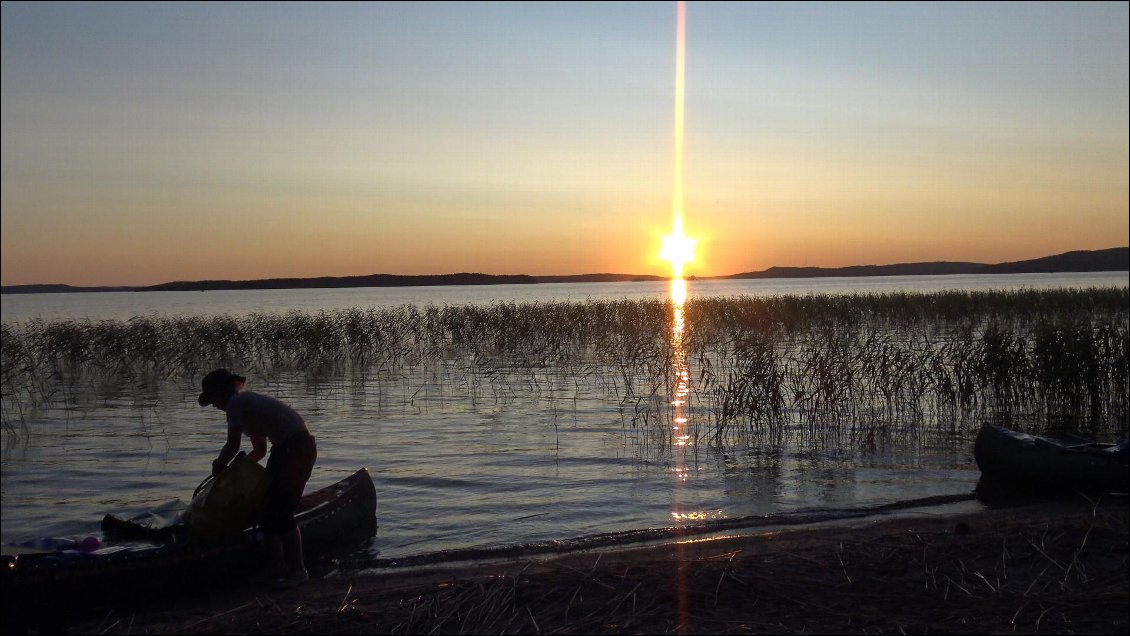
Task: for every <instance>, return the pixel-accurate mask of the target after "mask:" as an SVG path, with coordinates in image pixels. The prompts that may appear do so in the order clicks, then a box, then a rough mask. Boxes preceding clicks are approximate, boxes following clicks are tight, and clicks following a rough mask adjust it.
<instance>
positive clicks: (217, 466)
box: [212, 459, 225, 477]
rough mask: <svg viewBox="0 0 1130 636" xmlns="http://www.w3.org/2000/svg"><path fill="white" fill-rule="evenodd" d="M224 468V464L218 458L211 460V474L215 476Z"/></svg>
mask: <svg viewBox="0 0 1130 636" xmlns="http://www.w3.org/2000/svg"><path fill="white" fill-rule="evenodd" d="M224 468H225V466H224V465H223V464H222V463H221V462H220V460H218V459H216V460H213V461H212V476H213V477H215V476H216V475H219V474H220V473H222V472H224Z"/></svg>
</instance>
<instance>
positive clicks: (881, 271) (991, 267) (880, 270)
mask: <svg viewBox="0 0 1130 636" xmlns="http://www.w3.org/2000/svg"><path fill="white" fill-rule="evenodd" d="M1122 271H1130V247H1115V248H1110V249H1105V250H1090V251H1074V252H1066V253H1063V254H1057V255H1055V256H1046V257H1043V258H1036V259H1031V260H1026V261H1014V262H1009V263H997V264H985V263H955V262H946V261H940V262H924V263H898V264H894V265H853V266H849V267H770V268H769V269H766V270H762V271H759V272H743V273H740V274H731V275H729V276H709V277H707V276H699V277H697V278H696V277H691V279H694V280H736V279H769V278H833V277H845V278H856V277H860V278H862V277H871V276H946V275H959V274H1040V273H1057V272H1122ZM666 280H670V278H669V277H666V276H654V275H637V274H577V275H568V276H530V275H527V274H517V275H493V274H477V273H466V272H463V273H458V274H437V275H416V276H412V275H396V274H372V275H369V276H339V277H330V276H323V277H316V278H267V279H259V280H203V281H174V282H170V283H161V284H159V285H147V286H137V287H125V286H116V287H77V286H72V285H63V284H38V285H4V286H2V287H0V293H3V294H59V293H77V292H122V291H136V292H145V291H208V290H217V291H218V290H248V289H326V288H349V287H430V286H445V285H538V284H552V283H609V282H645V281H666Z"/></svg>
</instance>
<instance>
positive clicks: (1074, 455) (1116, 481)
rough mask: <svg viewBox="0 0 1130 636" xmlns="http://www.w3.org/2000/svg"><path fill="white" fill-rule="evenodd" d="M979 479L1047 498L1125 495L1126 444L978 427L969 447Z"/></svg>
mask: <svg viewBox="0 0 1130 636" xmlns="http://www.w3.org/2000/svg"><path fill="white" fill-rule="evenodd" d="M973 458H974V459H975V460H976V462H977V467H978V468H980V469H981V479H982V482H985V483H986V484H987V485H990V486H1000V487H1007V488H1013V489H1018V490H1026V491H1048V492H1090V493H1099V492H1127V490H1128V482H1130V477H1128V475H1130V465H1128V463H1127V458H1128V453H1127V445H1126V442H1122V443H1121V444H1106V443H1100V442H1095V441H1093V440H1090V439H1087V438H1083V437H1078V436H1075V435H1063V434H1060V435H1030V434H1028V433H1021V432H1018V431H1012V430H1009V429H1007V428H1004V427H1002V426H996V425H992V424H987V425H985V426H983V427H981V431H980V432H979V433H978V434H977V441H976V442H975V443H974V445H973Z"/></svg>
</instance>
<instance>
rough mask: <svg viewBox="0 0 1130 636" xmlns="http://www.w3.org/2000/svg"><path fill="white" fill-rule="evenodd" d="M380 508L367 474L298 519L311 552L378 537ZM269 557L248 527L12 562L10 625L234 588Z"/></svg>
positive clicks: (319, 494) (7, 594)
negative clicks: (216, 537) (228, 536)
mask: <svg viewBox="0 0 1130 636" xmlns="http://www.w3.org/2000/svg"><path fill="white" fill-rule="evenodd" d="M376 508H377V496H376V489H375V487H374V485H373V480H372V478H371V477H370V475H369V472H368V471H367V470H366V469H361V470H359V471H357V472H356V473H354V474H353V475H350V476H349V477H347V478H346V479H344V480H342V481H340V482H338V483H336V484H333V485H331V486H327V487H326V488H322V489H320V490H317V491H314V492H311V493H308V494H306V495H305V496H303V498H302V501H301V503H300V504H299V508H298V511H297V514H296V515H295V519H296V521H297V522H298V525H299V528H300V529H301V531H302V543H303V547H304V549H305V550H306V552H307V554H310V555H313V554H318V553H322V552H325V551H326V550H327V549H329V548H331V547H334V546H348V545H357V544H358V543H360V542H362V541H364V540H366V539H368V538H370V537H372V536H374V534H375V533H376V529H377V520H376ZM267 552H268V551H267V548H266V546H264V545H263V542H262V537H261V535H259V534H258V533H257V532H255V531H254V530H251V529H249V530H245V531H244V532H243V533H241V534H240V535H239V536H238V537H235V538H233V539H232V540H229V541H226V542H222V543H218V544H213V545H199V544H194V543H191V542H184V541H175V540H174V541H172V542H169V543H166V544H162V545H156V546H150V547H137V548H136V549H124V550H121V551H119V552H116V553H107V554H94V555H90V556H88V557H81V558H80V557H76V558H60V557H57V556H50V555H45V556H36V557H30V558H24V557H16V558H8V557H6V558H5V563H4V566H5V567H4V568H3V570H2V576H3V589H4V594H3V618H4V623H5V626H6V627H7V626H8V625H12V624H15V625H17V626H18V625H19V624H20V623H23V624H27V623H28V622H36V621H39V620H41V619H42V617H43V616H45V615H50V616H60V615H64V616H75V615H80V614H86V613H89V612H90V611H92V610H95V609H98V608H105V607H114V608H118V607H130V606H142V605H145V604H149V603H153V602H157V601H161V600H163V599H167V598H170V597H171V596H172V595H178V594H184V593H186V592H188V591H192V590H203V589H214V588H216V587H221V586H225V585H231V584H233V583H235V582H237V581H241V580H245V579H246V578H247V577H248V575H250V574H254V573H256V572H259V571H262V568H263V566H264V565H265V564H266V563H267V559H268V553H267ZM4 631H5V632H7V631H8V630H7V629H5V630H4Z"/></svg>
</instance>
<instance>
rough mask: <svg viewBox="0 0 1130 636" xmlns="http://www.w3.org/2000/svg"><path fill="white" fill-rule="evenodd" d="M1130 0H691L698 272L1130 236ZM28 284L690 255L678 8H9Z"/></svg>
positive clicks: (13, 265)
mask: <svg viewBox="0 0 1130 636" xmlns="http://www.w3.org/2000/svg"><path fill="white" fill-rule="evenodd" d="M1127 25H1128V4H1127V3H1126V2H1114V3H1065V4H1057V3H1043V2H1040V3H1031V4H1028V3H1007V4H993V3H981V2H977V3H968V4H964V3H949V2H942V3H930V4H904V3H892V4H885V3H884V4H870V3H862V4H840V3H833V4H808V3H782V4H774V3H760V2H757V3H720V4H715V3H698V2H689V3H687V6H686V48H685V93H686V96H685V139H684V146H685V154H684V157H683V173H684V185H683V190H684V197H685V211H684V224H685V231H686V233H687V235H689V236H691V237H693V238H695V239H697V253H696V260H695V261H694V262H691V263H689V264H688V265H687V267H686V271H687V273H688V274H694V275H700V276H712V275H724V274H733V273H738V272H746V271H755V270H761V269H765V268H767V267H770V266H773V265H783V266H823V267H835V266H844V265H855V264H888V263H899V262H908V261H936V260H946V261H976V262H985V263H997V262H1004V261H1011V260H1021V259H1027V258H1036V257H1040V256H1047V255H1051V254H1057V253H1061V252H1065V251H1069V250H1077V249H1103V248H1108V247H1115V246H1124V245H1127V244H1128V243H1130V238H1128V237H1130V221H1128V216H1130V214H1128V192H1130V182H1128V176H1127V175H1128V173H1130V161H1128V156H1130V144H1128V140H1130V129H1128V121H1130V107H1128V93H1130V86H1128V85H1130V79H1128V77H1130V63H1128V45H1127V42H1128V41H1130V33H1128V26H1127ZM0 27H2V56H0V64H2V69H3V75H2V102H3V103H2V125H3V131H2V167H0V199H2V209H0V212H2V228H0V229H2V232H0V241H2V263H0V264H2V268H0V278H2V283H3V284H5V285H13V284H31V283H67V284H72V285H145V284H155V283H161V282H167V281H173V280H200V279H254V278H269V277H307V276H345V275H364V274H374V273H389V274H442V273H452V272H482V273H488V274H519V273H520V274H535V275H553V274H581V273H594V272H616V273H625V274H659V275H665V274H668V273H669V271H670V270H669V268H668V266H667V265H666V264H664V263H663V262H662V261H661V260H660V258H659V256H658V253H659V251H660V247H661V241H662V237H663V235H664V234H666V233H668V232H670V231H671V224H672V191H673V183H672V182H673V173H674V165H675V157H674V156H673V155H674V131H673V122H674V119H675V67H676V47H675V42H676V35H675V34H676V5H675V3H674V2H655V3H651V2H643V3H627V4H620V3H593V4H589V3H573V2H566V3H546V4H541V3H500V4H495V3H474V2H457V3H451V4H448V3H375V4H367V3H358V4H353V3H350V4H329V3H318V4H291V3H279V4H272V3H248V4H243V3H189V4H177V3H155V4H103V3H91V4H86V3H83V4H69V3H66V4H54V3H21V2H4V3H3V5H2V20H0Z"/></svg>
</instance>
